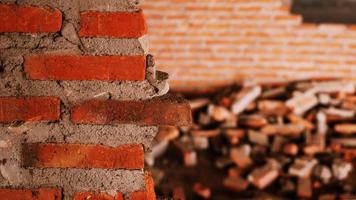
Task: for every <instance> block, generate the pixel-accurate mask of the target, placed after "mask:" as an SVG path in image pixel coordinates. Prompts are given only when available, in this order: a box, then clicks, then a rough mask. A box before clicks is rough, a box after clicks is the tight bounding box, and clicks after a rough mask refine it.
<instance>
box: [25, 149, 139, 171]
mask: <svg viewBox="0 0 356 200" xmlns="http://www.w3.org/2000/svg"><path fill="white" fill-rule="evenodd" d="M23 163H24V166H27V167H41V168H42V167H43V168H71V167H72V168H86V169H87V168H104V169H142V168H143V167H144V150H143V147H142V145H139V144H130V145H122V146H119V147H116V148H113V147H107V146H102V145H81V144H40V143H30V144H24V146H23Z"/></svg>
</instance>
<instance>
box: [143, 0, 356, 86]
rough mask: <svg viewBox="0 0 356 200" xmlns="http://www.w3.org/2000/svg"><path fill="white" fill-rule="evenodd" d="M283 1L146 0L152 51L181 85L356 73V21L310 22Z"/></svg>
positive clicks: (353, 75) (351, 77) (352, 76)
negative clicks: (345, 23) (343, 23)
mask: <svg viewBox="0 0 356 200" xmlns="http://www.w3.org/2000/svg"><path fill="white" fill-rule="evenodd" d="M290 7H291V5H290V3H288V2H287V1H283V0H220V1H215V0H200V1H197V0H145V1H144V5H143V8H144V13H145V15H146V17H147V18H148V26H149V27H150V29H149V35H150V44H151V46H150V50H151V51H152V52H153V53H155V54H157V58H156V60H157V63H158V65H159V66H160V67H161V68H160V69H162V70H165V71H168V72H169V73H170V74H171V76H172V79H171V81H170V84H171V86H172V87H173V88H174V89H184V90H192V89H194V88H208V87H212V86H220V85H225V84H229V83H232V82H236V81H241V80H245V79H256V80H258V81H262V82H268V81H279V80H287V79H288V80H289V79H305V78H308V77H342V78H345V79H348V80H353V81H355V80H356V62H355V56H356V26H345V25H342V24H306V23H302V17H301V16H299V15H295V14H291V13H290Z"/></svg>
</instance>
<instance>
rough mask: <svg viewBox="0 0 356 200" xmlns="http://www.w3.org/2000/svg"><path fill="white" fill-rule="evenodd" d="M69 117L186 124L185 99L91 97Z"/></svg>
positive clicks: (83, 120) (82, 121) (95, 121)
mask: <svg viewBox="0 0 356 200" xmlns="http://www.w3.org/2000/svg"><path fill="white" fill-rule="evenodd" d="M71 118H72V121H73V122H74V123H80V124H130V123H134V124H140V125H172V126H187V125H190V123H191V112H190V106H189V104H188V102H186V101H183V99H177V98H172V97H170V96H166V97H158V98H154V99H152V100H146V101H116V100H106V101H98V100H92V101H88V102H85V103H83V104H81V105H78V106H75V107H74V108H73V109H72V116H71Z"/></svg>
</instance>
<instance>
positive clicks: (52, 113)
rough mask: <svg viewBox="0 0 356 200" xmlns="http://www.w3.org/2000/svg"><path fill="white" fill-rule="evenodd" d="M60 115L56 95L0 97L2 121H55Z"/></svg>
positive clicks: (0, 120)
mask: <svg viewBox="0 0 356 200" xmlns="http://www.w3.org/2000/svg"><path fill="white" fill-rule="evenodd" d="M59 116H60V100H59V99H58V98H56V97H0V122H14V121H55V120H58V119H59Z"/></svg>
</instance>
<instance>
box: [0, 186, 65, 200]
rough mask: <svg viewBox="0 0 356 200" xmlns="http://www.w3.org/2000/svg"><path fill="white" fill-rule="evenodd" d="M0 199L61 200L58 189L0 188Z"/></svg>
mask: <svg viewBox="0 0 356 200" xmlns="http://www.w3.org/2000/svg"><path fill="white" fill-rule="evenodd" d="M0 199H1V200H62V193H61V190H60V189H49V188H48V189H47V188H40V189H35V190H30V189H24V190H20V189H0Z"/></svg>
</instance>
